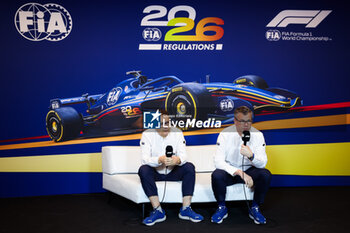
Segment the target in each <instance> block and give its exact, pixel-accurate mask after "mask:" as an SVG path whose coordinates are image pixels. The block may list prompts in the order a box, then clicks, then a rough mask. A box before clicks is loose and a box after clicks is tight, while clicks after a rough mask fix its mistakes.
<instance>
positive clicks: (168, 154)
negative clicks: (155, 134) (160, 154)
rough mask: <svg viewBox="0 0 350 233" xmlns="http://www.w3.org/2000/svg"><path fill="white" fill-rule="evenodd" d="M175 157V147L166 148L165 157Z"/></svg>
mask: <svg viewBox="0 0 350 233" xmlns="http://www.w3.org/2000/svg"><path fill="white" fill-rule="evenodd" d="M172 155H173V147H172V146H167V147H166V148H165V156H166V157H168V158H170V157H171V156H172Z"/></svg>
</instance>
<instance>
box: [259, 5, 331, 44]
mask: <svg viewBox="0 0 350 233" xmlns="http://www.w3.org/2000/svg"><path fill="white" fill-rule="evenodd" d="M331 12H332V11H331V10H283V11H281V12H279V13H278V14H277V15H276V16H275V17H274V18H273V19H272V20H271V21H270V22H269V23H268V24H267V25H266V27H268V28H271V29H269V30H267V31H266V33H265V37H266V39H267V40H269V41H279V40H284V41H308V42H310V41H311V42H314V41H331V40H332V38H330V37H329V36H324V35H318V31H317V30H316V28H317V27H318V25H319V24H320V23H321V22H322V21H323V20H325V18H326V17H327V16H328V15H329V14H330V13H331ZM298 24H299V25H301V26H303V25H305V26H304V27H299V28H300V29H299V31H295V30H293V31H291V30H288V26H289V25H298ZM276 28H278V29H279V30H277V29H276ZM304 28H305V29H304ZM316 33H317V34H316Z"/></svg>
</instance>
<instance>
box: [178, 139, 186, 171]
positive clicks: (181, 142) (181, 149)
mask: <svg viewBox="0 0 350 233" xmlns="http://www.w3.org/2000/svg"><path fill="white" fill-rule="evenodd" d="M176 155H177V156H179V158H180V161H181V163H180V164H179V166H182V165H184V164H185V163H186V162H187V153H186V141H185V138H184V135H183V133H182V132H179V133H178V136H177V141H176Z"/></svg>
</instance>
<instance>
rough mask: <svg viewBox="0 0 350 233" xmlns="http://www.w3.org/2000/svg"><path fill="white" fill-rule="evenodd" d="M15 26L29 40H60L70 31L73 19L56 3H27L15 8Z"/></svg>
mask: <svg viewBox="0 0 350 233" xmlns="http://www.w3.org/2000/svg"><path fill="white" fill-rule="evenodd" d="M15 26H16V29H17V31H18V32H19V33H20V34H21V35H22V36H23V37H24V38H26V39H28V40H31V41H42V40H49V41H60V40H63V39H64V38H66V37H67V36H68V35H69V33H70V32H71V30H72V26H73V21H72V17H71V16H70V14H69V12H68V11H67V10H66V9H65V8H64V7H62V6H60V5H58V4H54V3H49V4H45V5H41V4H39V3H27V4H24V5H23V6H21V7H20V8H19V9H18V10H17V12H16V14H15Z"/></svg>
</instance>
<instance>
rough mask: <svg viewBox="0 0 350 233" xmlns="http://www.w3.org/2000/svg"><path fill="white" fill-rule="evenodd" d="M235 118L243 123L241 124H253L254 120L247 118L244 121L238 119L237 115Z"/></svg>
mask: <svg viewBox="0 0 350 233" xmlns="http://www.w3.org/2000/svg"><path fill="white" fill-rule="evenodd" d="M235 119H236V121H238V122H239V123H241V124H245V123H247V124H251V123H252V122H253V121H252V120H247V121H244V120H238V119H237V117H235Z"/></svg>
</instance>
